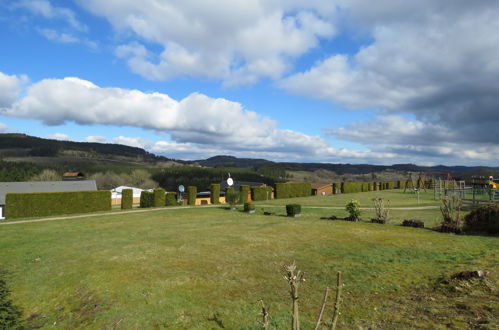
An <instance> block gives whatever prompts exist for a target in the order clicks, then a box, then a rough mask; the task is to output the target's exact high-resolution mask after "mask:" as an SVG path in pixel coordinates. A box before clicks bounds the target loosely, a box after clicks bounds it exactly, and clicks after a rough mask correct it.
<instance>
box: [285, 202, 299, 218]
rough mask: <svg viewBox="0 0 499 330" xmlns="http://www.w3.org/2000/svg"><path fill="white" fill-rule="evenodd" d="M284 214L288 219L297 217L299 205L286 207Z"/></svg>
mask: <svg viewBox="0 0 499 330" xmlns="http://www.w3.org/2000/svg"><path fill="white" fill-rule="evenodd" d="M286 214H287V215H288V217H297V216H299V215H300V214H301V205H300V204H288V205H286Z"/></svg>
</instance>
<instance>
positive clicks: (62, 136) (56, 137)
mask: <svg viewBox="0 0 499 330" xmlns="http://www.w3.org/2000/svg"><path fill="white" fill-rule="evenodd" d="M46 138H47V139H52V140H59V141H71V137H70V136H69V135H67V134H64V133H54V134H50V135H47V136H46Z"/></svg>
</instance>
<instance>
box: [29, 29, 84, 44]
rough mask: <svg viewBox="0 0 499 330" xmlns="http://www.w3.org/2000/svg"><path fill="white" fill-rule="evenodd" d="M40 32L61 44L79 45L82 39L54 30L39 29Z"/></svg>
mask: <svg viewBox="0 0 499 330" xmlns="http://www.w3.org/2000/svg"><path fill="white" fill-rule="evenodd" d="M38 32H39V33H40V34H41V35H42V36H44V37H45V38H47V39H48V40H50V41H55V42H60V43H65V44H66V43H77V42H80V39H78V38H77V37H75V36H73V35H71V34H69V33H64V32H62V33H61V32H57V31H55V30H52V29H39V30H38Z"/></svg>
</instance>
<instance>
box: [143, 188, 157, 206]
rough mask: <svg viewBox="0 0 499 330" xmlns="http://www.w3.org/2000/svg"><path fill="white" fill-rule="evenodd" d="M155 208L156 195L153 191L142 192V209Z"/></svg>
mask: <svg viewBox="0 0 499 330" xmlns="http://www.w3.org/2000/svg"><path fill="white" fill-rule="evenodd" d="M153 206H154V193H153V192H152V191H147V190H142V192H141V193H140V207H142V208H146V207H153Z"/></svg>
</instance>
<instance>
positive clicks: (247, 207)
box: [244, 202, 255, 213]
mask: <svg viewBox="0 0 499 330" xmlns="http://www.w3.org/2000/svg"><path fill="white" fill-rule="evenodd" d="M244 212H248V213H254V212H255V203H253V202H246V203H244Z"/></svg>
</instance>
